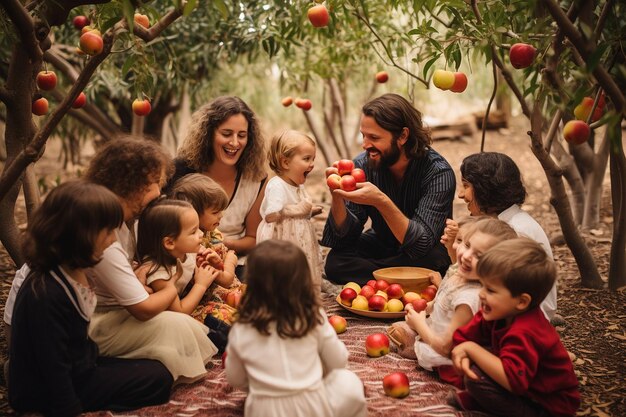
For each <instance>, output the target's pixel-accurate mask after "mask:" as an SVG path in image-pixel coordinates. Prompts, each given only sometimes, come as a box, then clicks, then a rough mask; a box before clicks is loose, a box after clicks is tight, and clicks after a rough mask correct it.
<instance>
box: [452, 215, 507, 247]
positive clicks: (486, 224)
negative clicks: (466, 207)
mask: <svg viewBox="0 0 626 417" xmlns="http://www.w3.org/2000/svg"><path fill="white" fill-rule="evenodd" d="M468 226H469V227H468V228H467V231H466V232H465V235H464V236H463V240H468V239H469V238H470V237H472V235H473V234H474V233H476V232H480V233H484V234H486V235H489V236H491V237H492V238H494V239H495V242H494V244H495V243H498V242H502V241H503V240H508V239H514V238H516V237H517V233H516V232H515V230H513V228H512V227H511V226H509V225H508V224H507V223H505V222H503V221H502V220H499V219H495V218H493V217H486V216H481V217H480V218H478V220H476V221H475V222H474V223H473V224H469V225H468Z"/></svg>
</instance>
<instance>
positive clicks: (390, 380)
mask: <svg viewBox="0 0 626 417" xmlns="http://www.w3.org/2000/svg"><path fill="white" fill-rule="evenodd" d="M383 390H384V391H385V394H386V395H388V396H390V397H393V398H404V397H406V396H407V395H409V392H410V391H411V385H410V383H409V378H408V377H407V376H406V374H405V373H404V372H393V373H391V374H389V375H387V376H385V377H384V378H383Z"/></svg>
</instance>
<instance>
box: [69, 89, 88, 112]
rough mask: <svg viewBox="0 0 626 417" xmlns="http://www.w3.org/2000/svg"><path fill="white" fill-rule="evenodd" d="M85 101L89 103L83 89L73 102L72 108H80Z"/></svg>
mask: <svg viewBox="0 0 626 417" xmlns="http://www.w3.org/2000/svg"><path fill="white" fill-rule="evenodd" d="M85 103H87V96H86V95H85V93H83V92H82V91H81V92H80V94H79V95H78V97H76V100H74V103H72V108H73V109H80V108H81V107H83V106H84V105H85Z"/></svg>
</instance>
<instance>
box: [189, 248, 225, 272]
mask: <svg viewBox="0 0 626 417" xmlns="http://www.w3.org/2000/svg"><path fill="white" fill-rule="evenodd" d="M206 264H208V265H211V266H212V267H213V268H217V269H223V268H224V263H223V262H222V258H221V257H220V255H219V254H218V253H217V252H215V251H214V250H213V249H208V248H207V249H204V250H203V251H202V255H200V252H198V255H196V266H197V267H202V266H204V265H206ZM220 266H221V268H220Z"/></svg>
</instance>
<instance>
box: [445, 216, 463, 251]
mask: <svg viewBox="0 0 626 417" xmlns="http://www.w3.org/2000/svg"><path fill="white" fill-rule="evenodd" d="M457 233H459V224H458V223H457V222H455V221H454V220H452V219H446V227H445V229H443V235H442V236H441V243H442V244H443V245H444V246H445V247H446V248H450V247H452V244H453V243H454V239H456V234H457Z"/></svg>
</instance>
